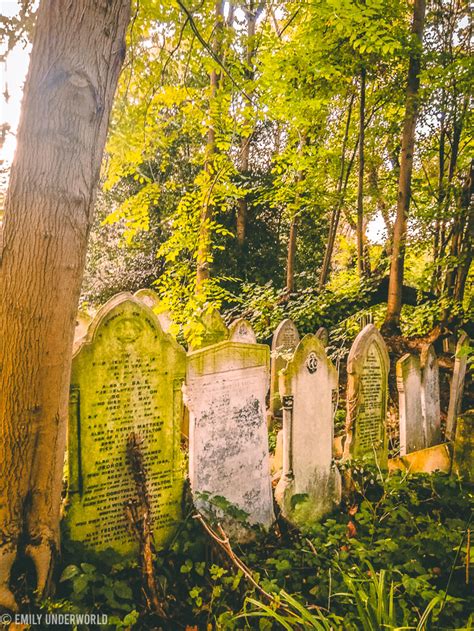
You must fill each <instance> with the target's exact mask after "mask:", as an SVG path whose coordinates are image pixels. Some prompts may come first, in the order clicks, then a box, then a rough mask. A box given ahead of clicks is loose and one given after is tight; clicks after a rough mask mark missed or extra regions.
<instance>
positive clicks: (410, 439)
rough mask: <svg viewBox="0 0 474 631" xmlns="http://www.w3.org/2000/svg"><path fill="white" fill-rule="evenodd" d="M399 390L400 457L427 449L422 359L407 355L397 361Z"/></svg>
mask: <svg viewBox="0 0 474 631" xmlns="http://www.w3.org/2000/svg"><path fill="white" fill-rule="evenodd" d="M396 373H397V388H398V401H399V415H400V455H401V456H406V454H409V453H412V452H413V451H418V450H420V449H424V448H425V447H426V439H425V431H424V422H423V416H422V410H421V369H420V359H419V357H417V356H416V355H411V354H410V353H406V354H405V355H403V357H401V358H400V359H399V360H398V361H397V365H396Z"/></svg>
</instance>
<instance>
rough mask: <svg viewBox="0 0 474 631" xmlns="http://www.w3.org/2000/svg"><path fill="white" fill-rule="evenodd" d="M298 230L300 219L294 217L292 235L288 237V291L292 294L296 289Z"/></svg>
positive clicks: (291, 226)
mask: <svg viewBox="0 0 474 631" xmlns="http://www.w3.org/2000/svg"><path fill="white" fill-rule="evenodd" d="M297 231H298V219H297V217H293V219H292V220H291V224H290V236H289V239H288V253H287V258H286V292H287V293H288V294H290V293H291V292H292V291H293V290H294V289H295V260H296V235H297Z"/></svg>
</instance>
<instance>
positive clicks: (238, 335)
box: [229, 318, 257, 344]
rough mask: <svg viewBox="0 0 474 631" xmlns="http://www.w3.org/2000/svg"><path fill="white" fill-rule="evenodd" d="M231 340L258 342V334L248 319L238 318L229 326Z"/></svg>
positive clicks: (245, 342) (249, 342) (246, 342)
mask: <svg viewBox="0 0 474 631" xmlns="http://www.w3.org/2000/svg"><path fill="white" fill-rule="evenodd" d="M229 340H230V341H231V342H243V343H244V344H256V343H257V336H256V335H255V331H254V330H253V328H252V325H251V324H250V322H249V321H248V320H245V319H244V318H238V319H237V320H234V322H232V323H231V325H230V326H229Z"/></svg>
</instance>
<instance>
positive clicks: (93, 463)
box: [66, 293, 186, 556]
mask: <svg viewBox="0 0 474 631" xmlns="http://www.w3.org/2000/svg"><path fill="white" fill-rule="evenodd" d="M185 361H186V354H185V351H184V349H183V348H182V347H181V346H179V345H178V344H177V342H176V341H175V340H174V339H173V338H172V337H171V336H170V335H167V334H165V333H164V332H163V331H162V329H161V326H160V323H159V321H158V319H157V317H156V315H155V314H154V313H153V311H152V310H151V309H150V308H149V307H147V306H146V305H145V304H144V303H143V302H142V301H141V300H138V299H137V298H135V297H133V296H132V295H131V294H127V293H122V294H119V295H117V296H115V297H114V298H112V299H111V300H109V302H107V303H106V304H105V305H104V306H103V307H102V308H101V309H100V310H99V312H98V313H97V315H96V316H95V318H94V320H93V322H92V324H91V325H90V327H89V330H88V334H87V336H86V338H85V339H84V341H83V344H82V345H81V346H80V348H79V349H78V351H77V352H76V353H75V355H74V357H73V362H72V376H71V395H70V406H69V409H70V418H69V439H68V441H69V445H68V468H69V475H68V478H69V480H68V507H67V513H66V529H67V531H68V532H69V536H70V538H71V539H73V540H75V541H80V542H81V543H83V545H84V547H85V548H86V549H88V550H91V551H94V552H101V551H103V550H106V549H108V548H111V549H113V550H114V551H115V552H117V553H119V554H121V555H123V556H128V555H130V554H133V553H135V552H136V551H137V549H138V546H137V543H136V542H135V541H134V539H133V537H132V535H131V534H130V529H129V524H128V523H127V519H126V516H125V504H126V503H127V502H129V501H130V500H131V501H132V502H133V501H134V500H135V499H136V488H135V484H134V477H133V473H132V472H131V471H130V468H129V465H128V463H127V453H126V451H127V450H126V448H127V441H128V439H129V436H130V434H131V433H135V434H136V435H137V437H138V438H139V440H141V441H142V452H143V456H144V466H145V472H146V478H147V485H148V495H149V500H150V505H151V517H152V527H153V535H154V543H155V546H156V547H157V548H161V547H163V546H165V545H166V544H167V542H168V541H169V539H170V537H171V536H172V535H173V534H174V533H175V530H176V525H177V522H178V521H179V519H180V518H181V499H182V491H183V484H184V475H183V459H182V456H181V452H180V424H181V417H182V411H183V408H182V392H181V388H182V384H183V380H184V376H185Z"/></svg>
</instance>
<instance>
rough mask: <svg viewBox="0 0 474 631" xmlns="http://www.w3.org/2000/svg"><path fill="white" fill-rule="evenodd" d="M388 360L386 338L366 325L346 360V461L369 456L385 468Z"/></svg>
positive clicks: (370, 325) (371, 325)
mask: <svg viewBox="0 0 474 631" xmlns="http://www.w3.org/2000/svg"><path fill="white" fill-rule="evenodd" d="M389 367H390V364H389V357H388V351H387V347H386V345H385V342H384V339H383V337H382V336H381V335H380V333H379V331H378V330H377V328H376V327H375V326H374V325H373V324H367V326H365V327H364V328H363V329H362V331H361V332H360V333H359V335H358V336H357V337H356V339H355V341H354V343H353V344H352V347H351V350H350V353H349V357H348V359H347V396H346V405H347V412H346V436H347V438H346V442H345V444H344V459H350V458H360V457H362V456H366V457H368V458H370V459H373V460H376V461H377V462H378V463H379V465H380V466H382V467H386V466H387V460H388V454H387V450H388V444H387V432H386V427H385V424H386V418H387V396H388V372H389Z"/></svg>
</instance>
